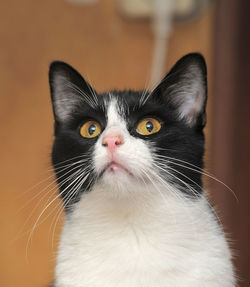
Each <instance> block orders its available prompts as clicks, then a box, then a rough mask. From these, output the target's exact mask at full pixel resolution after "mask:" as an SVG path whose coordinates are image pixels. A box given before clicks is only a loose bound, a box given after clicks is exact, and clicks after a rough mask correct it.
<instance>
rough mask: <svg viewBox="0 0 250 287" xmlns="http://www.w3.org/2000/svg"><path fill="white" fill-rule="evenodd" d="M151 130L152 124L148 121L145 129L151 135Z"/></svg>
mask: <svg viewBox="0 0 250 287" xmlns="http://www.w3.org/2000/svg"><path fill="white" fill-rule="evenodd" d="M153 128H154V125H153V123H152V122H150V121H148V122H147V123H146V129H147V130H148V131H149V132H150V133H151V132H152V130H153Z"/></svg>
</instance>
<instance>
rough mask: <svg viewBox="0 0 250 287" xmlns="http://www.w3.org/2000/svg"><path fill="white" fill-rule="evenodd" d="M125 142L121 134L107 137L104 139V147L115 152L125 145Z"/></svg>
mask: <svg viewBox="0 0 250 287" xmlns="http://www.w3.org/2000/svg"><path fill="white" fill-rule="evenodd" d="M123 142H124V141H123V137H122V135H121V134H112V135H106V136H104V137H103V139H102V145H103V146H105V147H107V148H108V150H109V151H111V152H114V151H115V150H116V148H117V147H118V146H120V145H122V144H123Z"/></svg>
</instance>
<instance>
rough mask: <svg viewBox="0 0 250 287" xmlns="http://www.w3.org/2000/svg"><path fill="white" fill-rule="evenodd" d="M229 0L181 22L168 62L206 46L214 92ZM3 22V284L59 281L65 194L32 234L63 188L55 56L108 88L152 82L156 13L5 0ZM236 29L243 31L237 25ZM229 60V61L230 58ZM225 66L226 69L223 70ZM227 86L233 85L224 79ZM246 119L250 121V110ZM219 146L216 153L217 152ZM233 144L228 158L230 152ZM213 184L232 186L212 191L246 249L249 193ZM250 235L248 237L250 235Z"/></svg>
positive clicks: (110, 1) (213, 117) (215, 141)
mask: <svg viewBox="0 0 250 287" xmlns="http://www.w3.org/2000/svg"><path fill="white" fill-rule="evenodd" d="M223 2H226V1H221V2H220V4H219V5H218V4H217V5H215V4H213V5H210V6H209V8H208V9H207V10H206V11H205V12H204V13H202V15H201V16H200V17H199V18H197V19H195V20H193V21H191V22H189V23H185V24H184V25H175V26H174V30H173V33H172V36H171V39H170V42H169V56H168V59H167V61H166V71H167V70H168V69H169V68H170V66H172V65H173V64H174V63H175V61H176V60H178V58H179V57H181V56H183V55H184V54H186V53H188V52H192V51H199V52H202V53H203V55H204V56H205V57H206V59H207V64H208V72H209V74H208V79H209V90H210V91H211V90H212V89H211V88H212V82H215V85H214V86H215V88H214V90H215V91H214V94H215V95H216V96H218V98H219V99H220V96H219V95H218V93H219V92H218V90H219V88H220V87H221V86H220V84H219V83H218V79H221V77H222V78H223V73H222V72H220V71H218V69H217V62H219V60H218V55H219V54H217V53H221V55H222V56H223V55H224V54H223V50H222V49H221V44H220V41H221V34H220V33H221V30H219V29H218V27H221V25H222V26H223V25H224V26H225V24H224V22H225V21H227V17H228V16H227V15H228V14H226V16H225V14H223V13H222V12H221V11H222V10H223V8H224V6H223V5H225V7H226V6H227V4H226V3H223ZM229 2H232V3H235V2H236V1H231V0H230V1H229ZM232 7H233V6H232ZM228 9H229V8H228ZM232 10H233V9H231V10H230V11H232ZM237 11H238V10H237ZM219 13H222V14H223V15H224V16H223V17H224V18H223V17H220V19H224V20H223V21H224V22H223V23H222V20H221V23H219V22H218V17H217V16H218V14H219ZM227 13H228V12H227ZM235 13H236V12H235ZM237 19H238V18H237ZM0 23H1V25H0V131H1V133H0V134H1V141H0V151H1V165H0V168H1V170H0V174H1V181H0V184H1V186H0V194H1V201H0V213H1V214H0V222H1V236H0V254H1V262H0V286H4V287H15V286H20V287H21V286H25V287H29V286H30V287H31V286H46V284H48V283H49V282H51V280H53V270H54V259H55V255H56V246H57V242H58V237H59V232H60V226H61V223H62V216H61V217H60V219H59V221H58V222H57V224H56V220H57V218H58V217H57V215H58V211H59V212H60V208H61V205H60V202H59V201H57V200H56V201H55V202H54V203H53V204H51V205H50V206H49V207H48V209H46V211H45V212H44V213H43V215H42V216H41V218H40V219H39V221H38V225H37V227H36V229H35V230H34V232H33V233H32V234H33V235H32V240H29V239H30V234H31V230H32V228H33V226H34V224H35V223H36V221H37V219H38V218H39V215H40V214H41V212H42V211H43V209H44V208H45V206H46V205H48V204H49V202H50V201H51V200H53V198H54V197H55V196H56V190H55V188H54V185H53V184H52V185H50V186H48V188H46V186H47V185H49V184H50V183H52V182H53V177H50V176H51V175H52V173H51V172H50V171H48V169H49V168H50V156H49V154H50V148H51V144H52V141H53V118H52V110H51V105H50V98H49V86H48V79H47V72H48V66H49V63H50V62H51V61H52V60H55V59H59V60H64V61H66V62H68V63H70V64H71V65H73V66H74V67H75V68H77V69H78V70H79V71H80V72H81V73H82V74H83V75H84V76H85V77H87V79H88V80H89V81H90V82H91V83H92V85H94V86H95V87H96V89H97V90H100V91H103V90H107V89H110V88H120V89H122V88H134V89H138V88H144V87H145V86H147V84H148V80H149V75H150V64H151V53H152V47H153V35H152V31H151V26H150V23H149V22H148V21H131V20H128V19H125V18H123V17H121V15H119V13H118V11H117V9H116V6H115V1H114V0H102V1H99V2H98V4H95V5H92V6H74V5H71V4H69V3H66V2H65V1H63V0H54V1H49V0H43V1H42V0H40V1H31V0H22V1H18V0H12V1H1V2H0ZM216 23H217V24H216ZM237 23H239V22H238V20H237ZM224 29H225V30H226V33H228V34H229V32H228V30H227V29H226V28H225V27H224ZM235 33H236V35H238V31H237V29H236V31H235ZM222 34H225V31H224V32H223V33H222ZM216 37H217V38H216ZM227 40H228V44H229V45H230V44H232V43H233V40H232V39H231V38H230V37H228V38H227ZM230 41H231V42H230ZM242 41H243V42H244V41H245V40H244V39H243V40H242ZM221 42H222V44H223V43H224V41H221ZM237 51H238V50H237ZM234 53H236V52H235V51H231V55H229V56H228V57H229V59H231V58H232V57H235V54H234ZM223 59H224V63H225V62H226V59H225V58H223ZM237 63H238V62H237ZM248 71H249V69H248ZM216 73H217V76H218V77H217V78H214V77H213V75H214V74H216ZM248 76H249V73H248ZM222 81H223V79H222ZM227 81H228V79H226V80H224V83H223V85H227V83H228V82H227ZM221 93H222V94H223V93H224V94H225V93H226V91H224V90H223V88H222V91H221ZM219 94H220V93H219ZM233 97H234V94H232V98H233ZM218 101H219V100H218V99H217V98H215V97H214V96H213V95H212V93H211V92H210V93H209V102H208V104H209V109H208V114H209V115H208V116H209V125H208V127H207V128H206V134H207V138H208V143H211V142H212V147H211V146H210V145H209V144H208V149H209V152H208V153H207V156H206V159H207V167H208V169H211V167H212V163H213V169H214V171H215V173H216V172H217V173H216V176H218V177H220V176H221V177H222V180H225V181H227V180H228V182H227V183H228V184H230V183H231V182H230V180H229V179H230V171H228V170H227V169H226V167H225V165H222V166H221V167H218V168H217V166H218V165H217V162H218V157H219V154H220V152H221V151H220V149H221V150H222V151H223V147H222V145H221V144H220V137H219V135H218V133H217V128H216V126H217V120H219V119H220V118H221V110H220V111H219V112H218V107H219V102H218ZM226 111H228V114H227V115H228V118H229V119H232V114H230V112H232V111H231V110H230V107H229V110H227V109H226ZM224 119H225V118H224ZM238 121H239V122H241V121H243V118H242V119H238ZM248 122H249V120H248ZM211 123H212V124H211ZM222 123H224V126H223V124H222V127H224V128H225V127H228V126H227V124H226V122H225V120H224V122H223V117H222ZM241 123H242V122H241ZM211 127H212V128H211ZM216 133H217V134H216ZM211 139H212V141H211ZM246 147H247V146H246ZM211 148H212V149H213V151H214V154H216V157H215V156H214V157H212V155H211ZM232 150H233V149H231V150H230V152H228V154H226V155H225V158H224V160H228V159H229V158H230V156H231V155H232ZM211 162H212V163H211ZM240 164H241V162H239V165H240ZM223 172H224V173H223ZM228 172H229V173H228ZM42 180H44V181H43V182H41V183H40V184H38V185H36V184H37V183H39V182H40V181H42ZM239 180H240V179H239ZM34 185H36V186H35V187H33V188H31V189H30V187H32V186H34ZM233 185H235V184H233ZM53 188H54V189H53ZM241 188H243V187H241ZM214 190H216V192H218V193H219V194H221V193H220V192H222V194H224V196H220V195H218V194H217V195H216V194H215V191H214V192H213V194H214V197H215V200H216V203H217V204H218V205H219V206H220V207H221V212H220V214H221V218H222V221H223V222H225V228H226V229H227V231H229V232H230V233H231V234H232V237H233V238H236V243H235V244H234V245H235V248H237V249H240V248H239V244H238V243H239V238H238V235H239V234H240V232H241V233H242V231H239V230H238V231H236V229H235V228H234V226H233V225H232V224H231V223H232V220H230V216H229V215H230V214H231V210H234V209H235V210H239V208H240V207H241V206H243V207H244V204H247V201H246V202H244V200H243V203H242V202H241V201H240V203H238V205H237V202H236V201H235V200H234V198H233V196H232V195H231V194H230V192H229V191H227V190H225V189H224V188H222V187H221V186H217V185H216V186H215V189H214ZM236 193H237V192H236ZM225 194H226V195H225ZM225 202H226V203H227V202H230V204H226V203H225ZM241 204H243V205H241ZM244 208H247V206H245V207H244ZM245 222H246V221H245ZM244 224H246V223H242V228H244ZM55 226H56V227H55ZM237 232H238V233H237ZM243 236H244V233H242V237H243ZM242 237H241V238H242ZM246 239H248V240H249V238H248V237H246ZM237 240H238V241H237ZM245 242H246V240H245V241H244V244H245V245H246V243H245ZM246 249H247V247H246ZM239 252H240V251H238V253H239ZM241 253H243V252H242V251H241ZM240 258H245V259H244V260H241V262H240V263H239V259H238V261H237V266H240V268H241V269H242V270H243V271H242V274H240V275H241V277H242V278H246V277H247V276H246V274H248V268H249V265H248V264H249V258H248V257H246V256H245V257H244V256H243V257H240ZM239 273H240V272H239ZM244 284H245V285H244ZM247 284H248V283H247V282H246V281H245V283H242V286H250V283H249V285H247Z"/></svg>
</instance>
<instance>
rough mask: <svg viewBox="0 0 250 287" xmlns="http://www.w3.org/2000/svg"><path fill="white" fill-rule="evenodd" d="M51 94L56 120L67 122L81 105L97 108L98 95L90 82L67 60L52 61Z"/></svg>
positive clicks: (50, 72)
mask: <svg viewBox="0 0 250 287" xmlns="http://www.w3.org/2000/svg"><path fill="white" fill-rule="evenodd" d="M49 82H50V94H51V100H52V105H53V112H54V117H55V121H56V122H57V123H64V122H67V121H68V120H69V119H70V118H71V117H72V115H73V114H74V112H75V111H76V110H77V108H78V107H79V106H80V105H87V106H89V107H91V108H93V109H94V108H96V107H97V105H98V103H97V96H96V92H95V91H94V89H93V88H92V87H91V86H90V84H89V83H88V82H87V81H86V80H85V79H84V78H83V77H82V76H81V75H80V74H79V73H78V72H77V71H76V70H75V69H74V68H73V67H71V66H70V65H68V64H67V63H65V62H61V61H55V62H53V63H51V65H50V70H49Z"/></svg>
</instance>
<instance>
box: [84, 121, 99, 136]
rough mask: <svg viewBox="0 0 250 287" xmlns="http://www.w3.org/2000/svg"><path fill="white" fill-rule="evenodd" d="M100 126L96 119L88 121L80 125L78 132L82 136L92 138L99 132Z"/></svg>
mask: <svg viewBox="0 0 250 287" xmlns="http://www.w3.org/2000/svg"><path fill="white" fill-rule="evenodd" d="M101 131H102V129H101V126H100V125H99V124H98V122H96V121H88V122H86V123H84V124H83V125H82V126H81V129H80V134H81V136H82V137H84V138H94V137H97V136H98V135H99V134H100V133H101Z"/></svg>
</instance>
